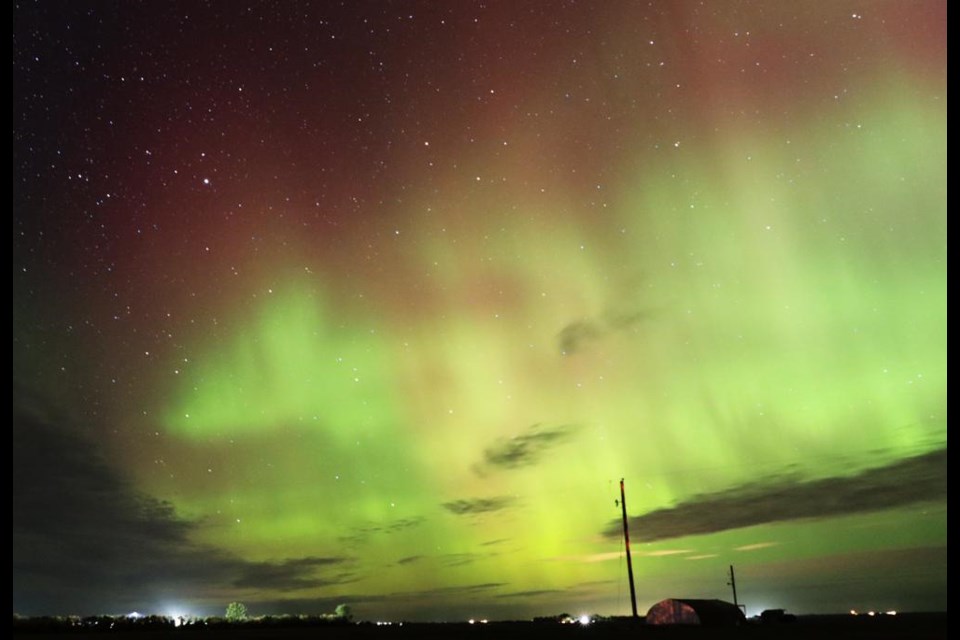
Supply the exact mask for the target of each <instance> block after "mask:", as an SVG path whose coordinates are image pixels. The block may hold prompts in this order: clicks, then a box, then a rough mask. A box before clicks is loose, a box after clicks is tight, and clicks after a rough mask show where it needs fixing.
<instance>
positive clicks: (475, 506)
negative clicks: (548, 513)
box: [441, 496, 516, 516]
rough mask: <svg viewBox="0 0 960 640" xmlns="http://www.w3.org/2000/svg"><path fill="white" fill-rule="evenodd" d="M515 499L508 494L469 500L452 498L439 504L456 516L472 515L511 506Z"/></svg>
mask: <svg viewBox="0 0 960 640" xmlns="http://www.w3.org/2000/svg"><path fill="white" fill-rule="evenodd" d="M515 501H516V500H515V499H514V498H511V497H510V496H497V497H494V498H473V499H470V500H454V501H453V502H444V503H443V504H442V505H441V506H442V507H443V508H444V509H446V510H447V511H449V512H450V513H454V514H456V515H458V516H465V515H474V514H478V513H489V512H491V511H500V510H502V509H506V508H507V507H509V506H511V505H512V504H513V503H514V502H515Z"/></svg>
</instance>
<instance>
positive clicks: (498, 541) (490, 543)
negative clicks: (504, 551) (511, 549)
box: [480, 538, 510, 547]
mask: <svg viewBox="0 0 960 640" xmlns="http://www.w3.org/2000/svg"><path fill="white" fill-rule="evenodd" d="M504 542H510V538H497V539H496V540H487V541H486V542H481V543H480V546H481V547H492V546H493V545H496V544H503V543H504Z"/></svg>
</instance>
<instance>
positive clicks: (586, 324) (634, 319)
mask: <svg viewBox="0 0 960 640" xmlns="http://www.w3.org/2000/svg"><path fill="white" fill-rule="evenodd" d="M648 317H649V314H647V313H645V312H633V313H610V314H607V316H606V317H605V318H604V319H603V320H578V321H576V322H571V323H570V324H568V325H567V326H565V327H564V328H563V329H561V330H560V333H558V334H557V344H558V346H559V348H560V355H563V356H571V355H573V354H575V353H577V352H578V351H580V350H581V349H583V348H585V347H586V346H587V345H589V344H590V343H591V342H596V341H598V340H601V339H603V338H604V337H605V336H606V335H608V334H610V333H615V332H618V331H627V330H629V329H632V328H633V327H635V326H636V325H638V324H639V323H641V322H643V321H644V320H646V319H647V318H648Z"/></svg>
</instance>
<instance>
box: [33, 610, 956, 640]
mask: <svg viewBox="0 0 960 640" xmlns="http://www.w3.org/2000/svg"><path fill="white" fill-rule="evenodd" d="M14 637H21V638H33V639H37V640H39V639H42V638H64V637H77V638H85V639H89V640H94V639H99V638H111V639H113V640H123V639H127V638H130V639H133V640H136V639H140V640H166V639H167V638H171V639H173V638H175V639H176V640H206V639H209V640H225V639H227V638H236V639H237V640H268V639H276V640H306V639H308V638H310V639H327V638H329V639H330V640H350V639H358V640H367V639H370V640H375V639H383V640H402V639H405V638H427V639H440V638H465V639H471V640H472V639H478V640H479V639H487V638H497V639H501V638H505V639H508V640H509V639H511V638H517V639H518V640H520V639H522V640H532V639H533V638H576V639H583V640H587V639H601V638H642V639H647V640H685V639H687V638H698V639H699V638H710V639H715V638H716V639H725V638H737V639H743V640H764V639H767V638H769V639H771V640H773V639H776V640H793V639H794V638H796V639H798V640H799V639H801V638H802V639H804V640H807V639H809V638H817V639H818V640H820V639H830V638H838V639H839V638H843V639H844V640H860V639H863V640H867V639H870V640H874V639H878V640H901V639H902V640H908V639H909V640H915V639H927V638H946V637H947V614H946V613H929V614H927V613H919V614H918V613H915V614H901V615H899V616H896V617H882V618H868V617H865V616H858V617H856V618H854V617H853V616H801V617H799V618H798V619H797V620H796V621H795V622H792V623H786V624H779V625H761V624H748V625H745V626H741V627H731V628H716V627H713V628H710V627H653V626H646V625H644V624H642V623H634V622H633V621H631V620H629V619H619V620H613V621H607V622H602V623H597V624H592V625H589V626H586V627H582V626H580V625H560V624H541V623H532V622H494V623H490V624H486V625H480V624H476V625H469V624H466V623H458V624H416V623H407V624H404V625H402V626H401V625H397V624H394V625H392V626H389V627H387V626H383V627H377V626H375V625H371V624H357V625H350V626H312V627H286V628H250V627H240V628H237V627H233V628H219V629H209V628H208V629H204V628H202V627H200V628H198V627H187V628H181V629H172V628H171V629H144V630H128V631H120V632H117V631H113V632H96V631H90V630H77V631H61V632H49V631H46V632H45V631H37V632H32V631H25V630H23V629H17V630H16V631H15V632H14Z"/></svg>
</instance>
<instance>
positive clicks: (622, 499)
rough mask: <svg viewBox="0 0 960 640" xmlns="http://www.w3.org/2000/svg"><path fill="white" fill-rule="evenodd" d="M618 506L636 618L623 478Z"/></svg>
mask: <svg viewBox="0 0 960 640" xmlns="http://www.w3.org/2000/svg"><path fill="white" fill-rule="evenodd" d="M620 508H621V509H622V510H623V544H624V547H625V548H626V549H627V575H629V576H630V606H631V607H632V608H633V617H634V618H637V617H638V616H637V592H636V590H635V589H634V587H633V561H632V560H631V559H630V531H629V530H628V529H627V496H626V494H625V493H624V491H623V478H620ZM731 569H732V567H731ZM734 599H736V598H734Z"/></svg>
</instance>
